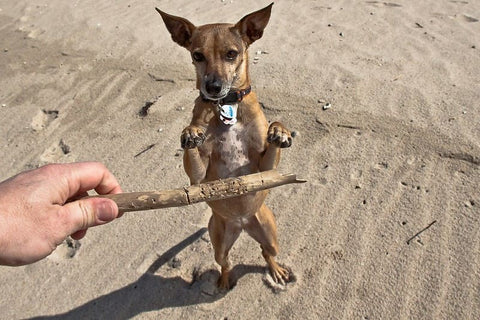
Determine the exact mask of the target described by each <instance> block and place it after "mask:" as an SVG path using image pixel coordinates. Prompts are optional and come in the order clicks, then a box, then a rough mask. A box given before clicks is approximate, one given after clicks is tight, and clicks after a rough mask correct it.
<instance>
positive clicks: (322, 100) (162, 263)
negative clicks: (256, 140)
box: [0, 0, 480, 320]
mask: <svg viewBox="0 0 480 320" xmlns="http://www.w3.org/2000/svg"><path fill="white" fill-rule="evenodd" d="M268 4H269V2H268V1H267V2H258V1H253V0H247V1H242V2H240V1H237V0H233V1H231V0H225V1H220V0H215V1H214V0H209V1H185V0H179V1H147V2H140V1H137V2H135V1H133V2H132V1H125V0H119V1H115V2H107V1H103V2H98V1H92V0H86V1H78V0H73V1H61V0H51V1H38V0H33V1H25V0H19V1H0V18H1V19H0V34H1V37H0V74H1V77H0V114H1V117H0V137H1V138H0V154H1V157H0V180H3V179H5V178H7V177H9V176H11V175H14V174H16V173H18V172H20V171H22V170H26V169H30V168H35V167H38V166H41V165H43V164H46V163H52V162H73V161H85V160H96V161H102V162H103V163H105V164H106V165H107V167H108V168H109V169H110V170H111V171H112V172H113V173H114V174H115V175H116V177H117V178H118V180H119V181H120V183H121V185H122V187H123V189H124V190H125V191H142V190H154V189H168V188H177V187H181V186H184V185H187V184H188V179H187V176H186V175H185V173H184V172H183V168H182V151H181V149H180V143H179V135H180V132H181V130H182V129H183V127H184V126H186V125H187V124H188V122H189V120H190V117H191V109H192V106H193V100H194V99H195V97H196V96H197V95H198V92H197V91H196V90H195V81H194V78H195V74H194V70H193V66H192V65H191V61H190V57H189V54H188V52H187V51H186V50H185V49H183V48H181V47H179V46H178V45H176V44H175V43H173V42H172V41H171V39H170V35H169V34H168V33H167V30H166V28H165V26H164V25H163V22H162V21H161V19H160V16H159V15H158V13H157V12H155V10H154V7H155V6H158V7H160V8H161V9H162V10H165V11H167V12H169V13H172V14H175V15H181V16H184V17H187V18H188V19H189V20H190V21H192V22H193V23H195V24H197V25H200V24H205V23H212V22H236V21H238V20H239V19H240V18H241V17H243V16H244V15H245V14H247V13H249V12H252V11H254V10H257V9H260V8H262V7H264V6H266V5H268ZM479 19H480V3H479V2H477V1H473V0H467V1H447V0H445V1H434V0H426V1H406V0H396V1H395V2H382V1H308V0H301V1H277V2H276V3H275V5H274V7H273V11H272V17H271V20H270V22H269V25H268V26H267V29H266V30H265V33H264V37H263V38H262V39H260V40H259V41H257V42H256V43H254V44H253V45H252V47H251V49H250V56H251V66H250V70H251V77H252V81H253V88H254V90H255V91H256V93H257V94H258V96H259V99H260V101H261V103H262V104H263V106H264V111H265V113H266V116H267V118H268V119H269V120H271V121H273V120H281V121H283V122H284V123H285V124H286V125H287V126H288V127H289V128H290V129H291V130H295V131H296V132H297V137H296V138H295V139H294V143H293V146H292V147H291V148H290V149H287V150H284V152H283V157H282V161H281V164H280V167H279V170H280V171H282V172H285V173H295V174H297V175H298V176H299V177H302V178H304V179H307V180H308V183H306V184H303V185H289V186H283V187H279V188H276V189H274V190H272V192H271V194H270V195H269V197H268V199H267V203H268V205H269V206H270V207H271V208H272V209H273V211H274V212H275V215H276V218H277V223H278V230H279V242H280V250H281V252H280V254H279V256H278V261H279V262H280V263H282V264H283V265H285V266H287V267H289V268H291V270H292V271H293V273H294V275H295V282H292V283H289V284H288V285H287V286H285V287H281V286H280V287H279V286H273V285H272V284H271V281H270V279H269V276H268V275H267V273H266V270H265V263H264V261H263V258H262V257H261V254H260V249H259V247H258V245H257V244H256V243H255V242H254V241H253V240H252V239H251V238H249V237H248V236H247V235H246V234H242V235H241V237H240V239H239V240H238V241H237V243H236V244H235V246H234V248H233V250H232V253H231V259H232V262H233V263H234V264H235V268H234V279H235V280H236V286H235V287H234V288H233V289H232V290H231V291H229V292H218V291H217V290H216V288H215V285H214V284H215V281H216V279H217V277H218V266H217V265H216V264H215V262H214V259H213V250H212V247H211V244H210V242H209V237H208V233H207V232H206V229H205V227H206V225H207V223H208V219H209V217H210V212H209V209H208V207H207V206H206V205H205V204H198V205H194V206H190V207H182V208H174V209H164V210H153V211H146V212H138V213H131V214H126V215H124V217H122V218H121V219H118V220H117V221H115V222H113V223H110V224H108V225H105V226H102V227H98V228H92V229H90V230H89V231H88V233H87V236H86V237H85V238H84V239H82V240H81V241H79V242H75V241H69V242H65V243H64V244H62V245H61V246H60V247H59V248H58V249H57V250H56V251H55V252H54V253H53V254H52V255H50V256H49V257H48V258H46V259H44V260H42V261H40V262H38V263H35V264H32V265H29V266H24V267H17V268H12V267H0V283H1V288H2V290H1V292H0V310H1V312H0V318H1V319H18V318H31V317H45V318H47V319H48V318H61V319H63V318H66V319H69V318H70V319H127V318H138V319H181V318H185V319H229V320H232V319H362V320H366V319H478V318H480V295H479V293H480V267H479V264H480V240H479V222H480V191H479V185H480V125H479V124H480V113H479V112H478V110H479V108H480V103H479V101H480V76H479V75H480V51H479V50H480V22H479V21H478V20H479ZM255 56H257V57H258V59H257V63H253V57H255ZM328 103H329V104H330V108H324V106H325V105H326V104H328ZM145 106H147V107H148V108H147V107H145ZM144 107H145V108H144ZM142 108H143V111H144V112H143V114H140V111H141V110H142ZM146 109H148V111H146V112H145V110H146ZM147 149H148V150H147ZM142 151H144V152H143V153H141V152H142Z"/></svg>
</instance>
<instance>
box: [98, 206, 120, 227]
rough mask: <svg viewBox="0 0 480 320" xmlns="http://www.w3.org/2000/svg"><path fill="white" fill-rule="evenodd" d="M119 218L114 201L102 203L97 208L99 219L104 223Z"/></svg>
mask: <svg viewBox="0 0 480 320" xmlns="http://www.w3.org/2000/svg"><path fill="white" fill-rule="evenodd" d="M116 217H117V208H116V206H115V205H114V203H112V201H103V202H100V203H99V204H98V206H97V218H98V219H99V220H101V221H103V222H109V221H112V220H113V219H115V218H116Z"/></svg>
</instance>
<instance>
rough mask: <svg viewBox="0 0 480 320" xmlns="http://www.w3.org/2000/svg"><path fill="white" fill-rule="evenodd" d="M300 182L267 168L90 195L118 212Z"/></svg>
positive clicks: (294, 177)
mask: <svg viewBox="0 0 480 320" xmlns="http://www.w3.org/2000/svg"><path fill="white" fill-rule="evenodd" d="M304 182H306V181H305V180H300V179H297V177H296V175H294V174H280V173H278V172H277V171H276V170H269V171H263V172H259V173H254V174H249V175H244V176H240V177H235V178H227V179H221V180H215V181H210V182H206V183H201V184H197V185H191V186H189V187H184V188H178V189H172V190H160V191H147V192H129V193H119V194H110V195H96V196H92V197H101V198H109V199H112V200H113V201H115V202H116V203H117V205H118V208H119V210H120V211H121V212H130V211H143V210H152V209H160V208H170V207H181V206H186V205H189V204H194V203H198V202H204V201H215V200H221V199H227V198H232V197H238V196H241V195H244V194H246V193H250V192H256V191H261V190H265V189H270V188H274V187H278V186H281V185H284V184H290V183H304Z"/></svg>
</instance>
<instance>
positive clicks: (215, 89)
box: [205, 79, 222, 95]
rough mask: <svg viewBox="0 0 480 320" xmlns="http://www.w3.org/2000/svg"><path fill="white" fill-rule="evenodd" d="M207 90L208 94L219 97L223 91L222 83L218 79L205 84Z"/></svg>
mask: <svg viewBox="0 0 480 320" xmlns="http://www.w3.org/2000/svg"><path fill="white" fill-rule="evenodd" d="M205 89H207V92H208V93H209V94H211V95H218V94H219V93H220V91H222V82H221V81H220V80H218V79H213V80H211V81H208V82H207V83H206V84H205Z"/></svg>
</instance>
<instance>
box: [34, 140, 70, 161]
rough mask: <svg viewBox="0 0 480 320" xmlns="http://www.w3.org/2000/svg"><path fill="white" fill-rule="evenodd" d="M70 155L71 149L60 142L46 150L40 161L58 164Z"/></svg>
mask: <svg viewBox="0 0 480 320" xmlns="http://www.w3.org/2000/svg"><path fill="white" fill-rule="evenodd" d="M69 153H70V147H69V146H68V145H67V144H65V142H63V140H60V142H57V143H54V144H53V145H52V146H51V147H50V148H48V149H47V150H45V151H44V152H43V153H42V155H41V156H40V161H42V162H46V163H51V162H57V161H59V160H60V159H62V158H63V157H65V156H66V155H68V154H69Z"/></svg>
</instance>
